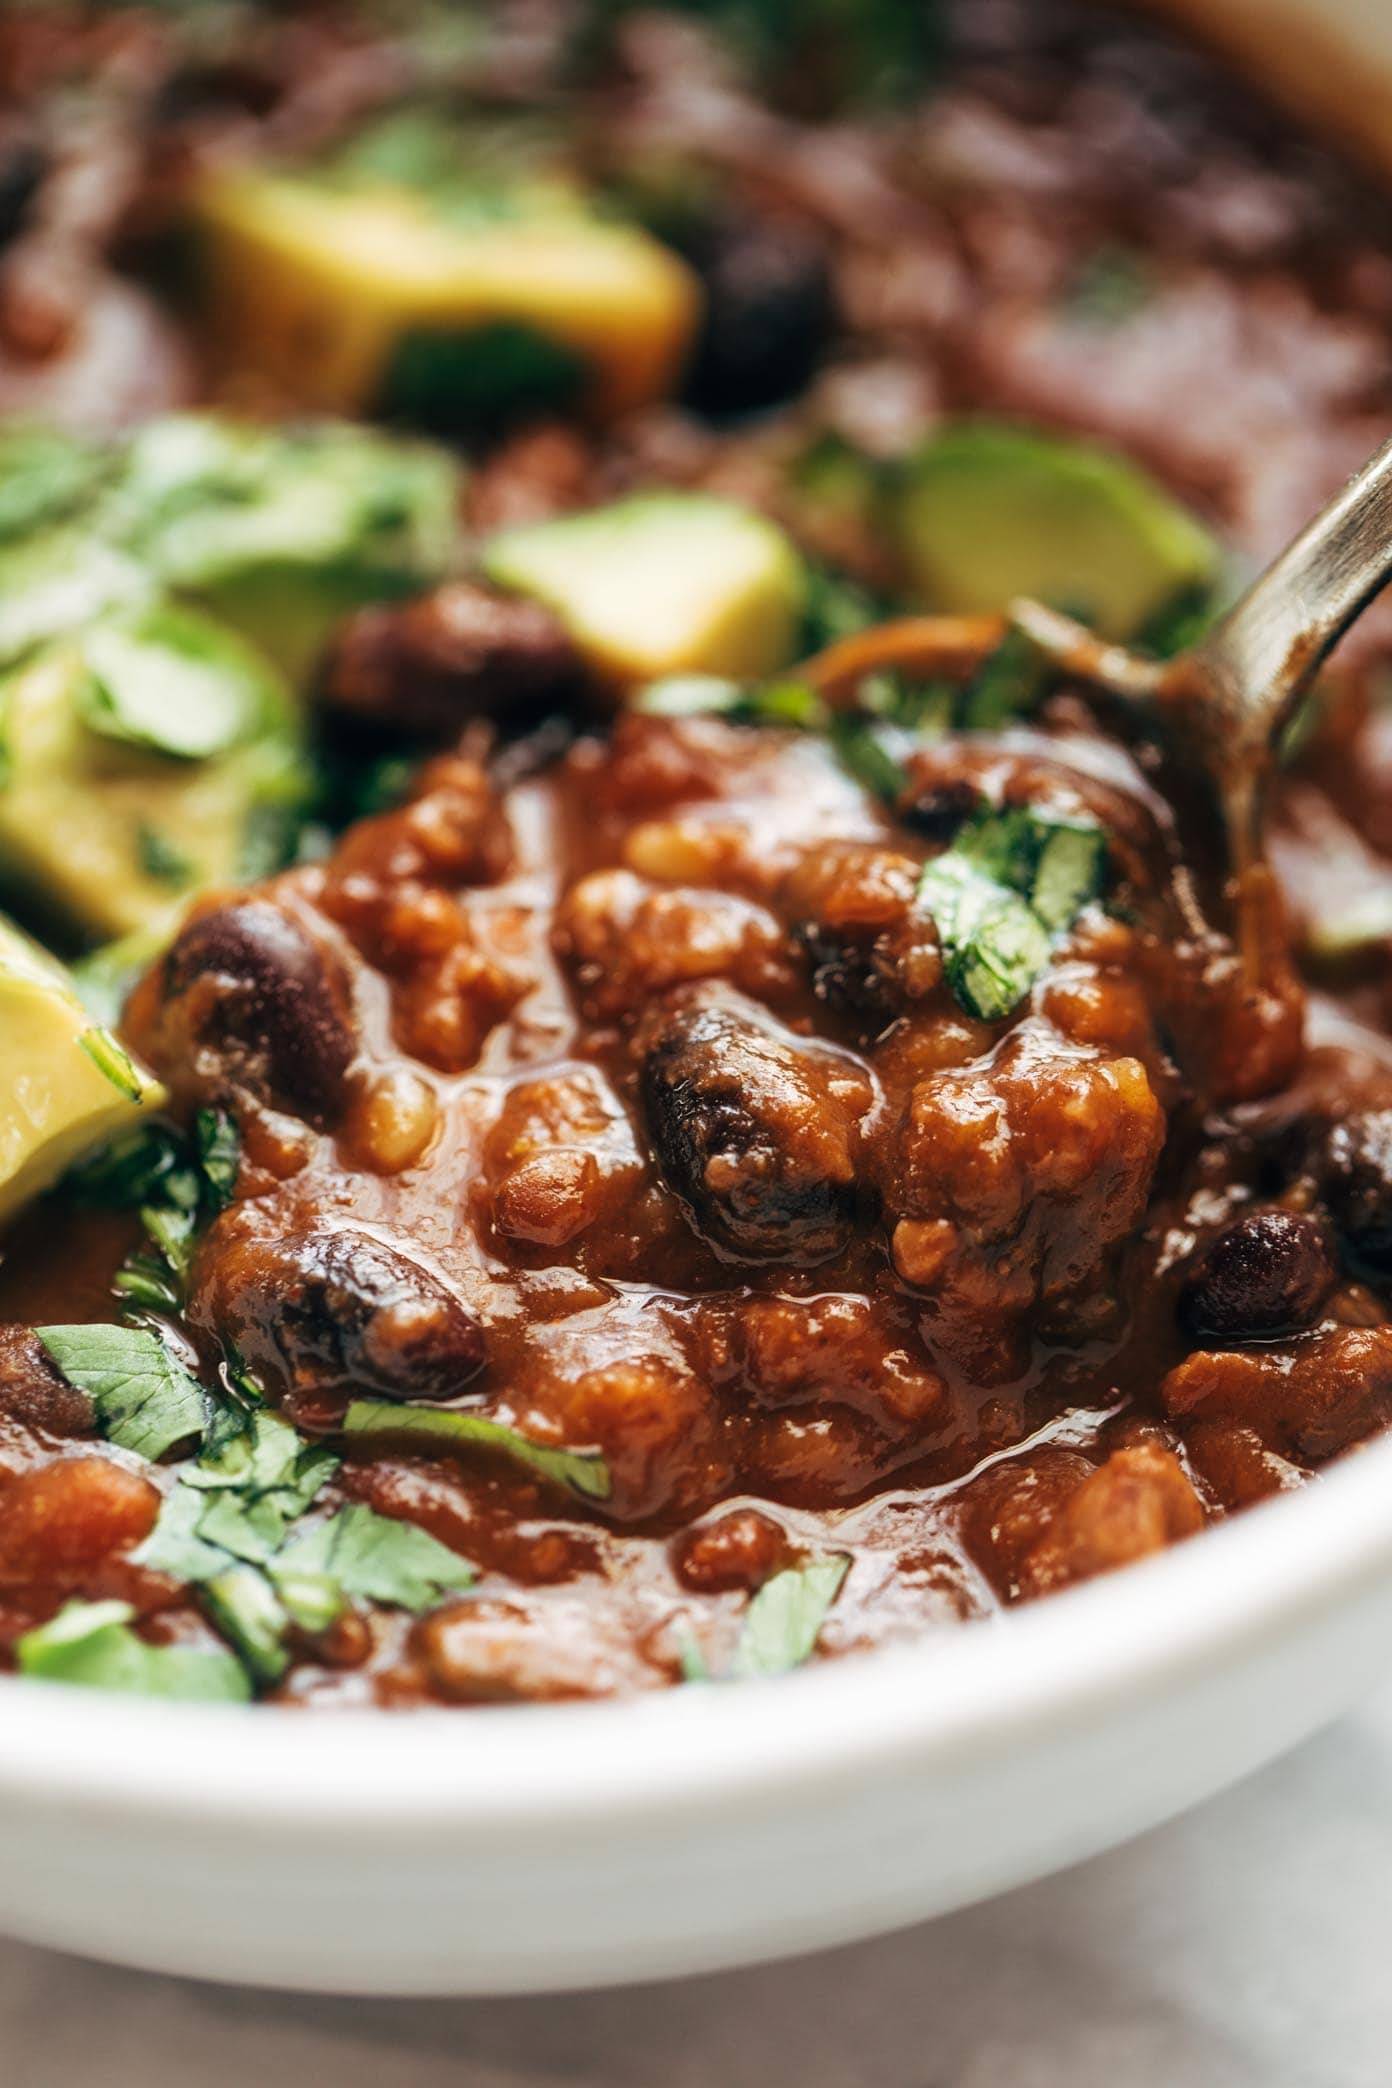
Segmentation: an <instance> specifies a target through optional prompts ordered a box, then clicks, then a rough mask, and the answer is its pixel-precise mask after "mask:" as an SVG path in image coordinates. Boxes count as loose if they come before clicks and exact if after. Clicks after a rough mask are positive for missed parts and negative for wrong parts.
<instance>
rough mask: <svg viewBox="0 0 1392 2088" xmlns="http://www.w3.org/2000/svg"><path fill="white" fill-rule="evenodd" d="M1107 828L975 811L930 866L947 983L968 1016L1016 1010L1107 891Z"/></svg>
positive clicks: (929, 902)
mask: <svg viewBox="0 0 1392 2088" xmlns="http://www.w3.org/2000/svg"><path fill="white" fill-rule="evenodd" d="M1105 857H1106V837H1105V835H1104V834H1103V832H1102V830H1101V828H1100V827H1096V826H1093V825H1090V824H1088V823H1086V822H1082V821H1077V820H1063V819H1050V818H1048V817H1046V816H1045V815H1044V814H1043V813H1040V812H1036V811H1034V810H1032V809H1030V808H1029V807H1015V808H1013V809H1011V810H1010V811H1007V812H989V811H983V812H980V813H978V815H977V816H976V818H975V819H974V820H972V821H971V822H970V823H969V824H968V825H967V826H965V827H964V828H963V829H962V831H961V833H960V834H959V835H958V836H957V838H956V840H955V841H954V842H953V844H952V846H951V847H950V848H947V849H945V850H944V851H943V853H942V854H941V855H939V856H935V857H934V859H933V860H932V862H930V863H928V864H927V865H926V867H925V868H924V871H923V874H922V876H921V878H920V879H919V886H918V897H919V900H920V902H921V904H922V905H924V906H925V907H926V908H927V910H928V911H929V913H931V914H932V916H933V920H934V923H935V925H936V927H937V931H938V940H939V942H940V943H941V945H942V951H943V959H944V968H945V971H946V975H947V981H948V984H949V985H950V986H951V988H952V991H953V992H954V994H955V995H956V997H957V999H958V1000H959V1001H960V1002H961V1004H962V1006H963V1007H964V1008H965V1009H966V1011H967V1013H968V1014H969V1015H975V1016H977V1017H979V1018H980V1019H981V1020H982V1021H984V1022H997V1021H999V1020H1000V1019H1001V1018H1002V1017H1003V1016H1005V1015H1008V1014H1010V1012H1011V1011H1012V1009H1014V1008H1016V1007H1018V1005H1019V1003H1020V1002H1021V1001H1022V1000H1023V999H1024V997H1025V995H1026V994H1027V993H1028V992H1029V990H1030V988H1031V987H1032V986H1033V984H1034V982H1035V980H1036V979H1037V978H1038V977H1039V974H1040V973H1041V972H1042V971H1043V969H1044V966H1045V965H1046V964H1047V962H1048V959H1049V952H1050V950H1051V949H1052V947H1053V943H1054V940H1055V938H1056V937H1057V936H1059V935H1062V934H1064V933H1066V931H1067V930H1068V929H1069V928H1071V927H1072V925H1073V923H1074V922H1075V921H1076V920H1077V918H1078V916H1079V914H1080V913H1081V912H1082V910H1083V908H1084V907H1085V906H1087V905H1088V903H1089V902H1090V901H1091V900H1093V899H1095V898H1097V896H1098V895H1099V893H1100V891H1101V886H1102V875H1103V869H1104V866H1105Z"/></svg>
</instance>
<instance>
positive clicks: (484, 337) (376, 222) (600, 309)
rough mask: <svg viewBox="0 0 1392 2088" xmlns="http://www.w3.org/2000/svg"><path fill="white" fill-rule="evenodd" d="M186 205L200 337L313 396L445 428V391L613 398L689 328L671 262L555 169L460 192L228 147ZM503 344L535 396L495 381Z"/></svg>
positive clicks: (651, 369) (637, 388)
mask: <svg viewBox="0 0 1392 2088" xmlns="http://www.w3.org/2000/svg"><path fill="white" fill-rule="evenodd" d="M193 215H194V221H195V230H196V233H197V235H198V237H199V240H200V246H201V256H202V264H203V281H204V289H205V294H206V300H207V306H208V311H209V314H210V317H211V320H212V330H213V333H214V337H215V338H216V339H217V340H219V341H220V342H221V343H222V344H223V346H224V347H225V349H226V351H227V353H228V355H229V357H231V358H233V359H235V361H236V363H237V366H238V367H239V368H241V369H251V370H254V371H257V372H259V373H260V374H261V375H262V376H263V377H265V378H267V379H268V380H269V381H270V382H271V383H272V384H273V385H275V386H276V388H277V389H278V390H280V391H282V392H283V393H284V395H285V396H286V397H287V398H289V399H293V400H296V401H298V402H299V403H300V404H302V405H304V406H307V407H310V408H312V409H314V410H316V411H323V412H330V413H348V414H353V413H370V412H383V411H390V410H393V409H394V410H397V411H409V412H411V413H412V414H413V415H415V416H416V417H417V418H419V419H420V420H422V421H423V422H424V424H425V425H426V426H432V427H450V426H451V425H452V424H453V423H454V420H455V419H456V417H457V415H458V413H459V412H460V411H462V410H463V402H469V401H472V402H473V407H474V410H478V409H480V408H481V409H482V410H483V411H484V412H485V413H486V412H487V411H489V410H493V409H496V408H498V404H499V400H500V399H501V401H502V405H503V407H505V408H507V409H509V410H511V409H515V408H517V407H518V406H526V405H528V404H534V405H535V407H536V408H537V410H554V409H555V407H556V406H557V404H558V403H570V400H571V398H572V397H573V396H574V395H576V394H578V395H579V397H580V402H581V403H582V404H583V405H584V406H585V407H586V408H587V409H588V410H590V411H592V412H593V413H595V414H597V415H600V416H609V415H613V414H619V413H624V412H627V411H628V410H630V409H631V408H633V407H635V406H638V405H642V404H643V403H645V402H646V401H648V400H650V399H654V398H659V397H661V396H663V395H665V394H666V393H667V392H669V391H670V390H672V389H673V387H674V385H675V383H676V381H677V378H678V376H679V374H680V370H681V367H682V363H683V360H684V358H685V355H686V352H687V349H688V346H689V344H690V341H691V338H692V335H693V333H694V331H695V325H696V319H697V316H698V310H699V304H700V290H699V286H698V284H697V281H696V278H695V276H694V275H693V274H692V272H691V270H690V269H688V268H687V266H686V264H685V263H684V262H683V261H681V260H679V259H678V257H677V256H676V255H675V254H674V253H672V252H671V251H670V250H669V249H668V248H666V247H664V246H662V245H661V244H660V243H659V242H658V241H657V240H655V239H654V238H652V236H651V235H650V234H649V233H647V232H645V231H643V230H641V229H640V228H639V227H637V226H634V225H623V224H618V223H614V222H610V221H607V220H605V219H603V218H601V217H599V216H598V215H596V214H594V213H593V212H592V211H591V209H590V208H589V206H588V202H587V199H586V198H585V197H584V196H583V194H582V193H580V192H579V191H576V190H574V189H571V188H569V187H566V186H563V185H558V184H556V183H554V182H535V183H520V184H518V185H516V186H514V187H504V188H503V189H502V190H501V191H496V190H494V191H481V192H480V194H479V195H478V197H477V198H476V199H475V204H474V207H473V208H472V209H469V208H464V207H461V199H460V197H459V196H458V195H457V194H450V195H449V196H447V197H446V196H442V195H441V193H440V192H439V191H438V189H435V190H430V189H425V188H422V187H418V186H412V185H410V184H409V183H408V182H406V181H403V180H400V179H397V180H391V179H384V178H382V176H381V175H380V174H374V173H372V172H371V171H370V170H369V171H368V172H367V173H365V174H363V175H361V176H360V177H359V178H356V179H353V180H351V181H345V180H342V179H338V180H335V179H333V178H329V177H328V176H316V175H315V174H314V173H313V172H312V171H304V172H294V173H284V172H270V171H265V170H257V169H255V168H249V167H246V166H233V165H230V164H228V165H224V166H222V167H220V168H216V169H213V170H211V171H210V172H209V173H208V174H207V175H206V176H205V178H204V179H203V180H202V181H201V183H200V184H199V185H198V186H197V188H196V190H195V193H194V199H193ZM500 329H501V331H500ZM509 330H511V331H509ZM548 348H549V350H550V353H549V354H548V353H545V352H543V351H544V350H545V349H548ZM509 358H512V359H513V361H514V367H515V368H516V367H522V368H523V370H524V374H526V373H527V372H530V378H531V379H532V380H535V381H539V383H540V386H541V393H540V396H539V397H538V398H537V399H536V400H535V401H530V400H528V398H527V397H526V396H525V386H524V387H523V393H524V395H523V396H522V397H521V398H518V397H516V396H513V397H510V398H509V397H508V396H507V393H508V388H509V385H510V383H511V382H512V380H511V379H510V377H509V371H508V367H507V365H508V362H509ZM500 365H501V368H500ZM500 384H501V385H502V391H501V392H500V390H499V386H500ZM557 385H559V386H560V388H561V392H562V394H563V395H564V396H563V399H562V400H560V401H558V399H557V397H556V395H555V387H556V386H557Z"/></svg>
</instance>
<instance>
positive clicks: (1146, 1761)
mask: <svg viewBox="0 0 1392 2088" xmlns="http://www.w3.org/2000/svg"><path fill="white" fill-rule="evenodd" d="M1389 1650H1392V1441H1384V1442H1380V1443H1378V1444H1376V1445H1374V1446H1373V1447H1371V1448H1370V1449H1368V1450H1366V1451H1364V1452H1362V1453H1361V1454H1360V1455H1358V1456H1356V1457H1353V1458H1351V1459H1349V1460H1348V1461H1347V1462H1346V1463H1345V1464H1344V1465H1342V1466H1341V1467H1339V1468H1337V1469H1335V1470H1333V1471H1331V1472H1329V1473H1328V1474H1327V1475H1326V1476H1325V1477H1324V1478H1323V1479H1322V1480H1321V1481H1319V1482H1318V1483H1316V1484H1315V1485H1314V1486H1312V1487H1310V1488H1309V1489H1308V1490H1306V1491H1305V1492H1303V1493H1301V1494H1299V1495H1296V1496H1287V1497H1285V1498H1283V1499H1281V1500H1278V1501H1275V1502H1272V1503H1269V1504H1267V1505H1265V1506H1263V1507H1260V1508H1257V1509H1254V1510H1252V1511H1251V1512H1249V1513H1248V1514H1246V1515H1245V1516H1242V1517H1239V1518H1238V1519H1237V1520H1236V1521H1234V1522H1232V1523H1230V1524H1227V1525H1225V1526H1224V1527H1222V1528H1220V1529H1216V1530H1213V1531H1210V1532H1208V1533H1207V1534H1205V1535H1204V1536H1201V1537H1199V1538H1196V1539H1195V1540H1193V1541H1192V1542H1191V1543H1189V1544H1186V1545H1183V1546H1181V1547H1180V1548H1179V1549H1177V1550H1176V1551H1174V1552H1171V1553H1169V1554H1167V1555H1166V1556H1164V1557H1161V1558H1159V1559H1157V1560H1155V1561H1154V1562H1151V1563H1148V1564H1145V1565H1142V1566H1137V1567H1133V1568H1131V1569H1129V1570H1128V1571H1126V1572H1124V1573H1120V1574H1117V1575H1114V1576H1112V1577H1111V1578H1109V1579H1106V1580H1103V1581H1098V1582H1094V1583H1093V1584H1092V1585H1090V1586H1088V1587H1084V1588H1080V1589H1076V1590H1074V1591H1072V1592H1070V1593H1067V1594H1063V1595H1058V1596H1054V1597H1052V1598H1050V1599H1048V1600H1046V1601H1044V1602H1041V1603H1038V1604H1036V1605H1034V1606H1033V1607H1031V1608H1028V1609H1026V1610H1024V1611H1021V1612H1018V1613H1016V1614H1015V1615H1013V1616H1011V1617H1009V1618H1008V1619H1006V1620H1004V1621H1002V1622H996V1623H981V1624H971V1625H966V1626H960V1627H956V1628H952V1629H948V1630H945V1631H944V1632H942V1633H941V1634H937V1635H934V1636H932V1637H931V1638H928V1639H925V1640H923V1641H922V1642H921V1643H919V1644H917V1645H914V1646H911V1647H906V1648H904V1649H902V1650H898V1651H888V1652H882V1653H874V1654H866V1655H862V1656H860V1657H858V1658H855V1657H853V1658H848V1659H846V1660H843V1661H840V1662H830V1663H827V1664H826V1665H824V1666H822V1667H819V1668H815V1669H812V1670H809V1671H807V1672H804V1673H802V1674H799V1675H793V1676H789V1677H787V1678H786V1679H784V1680H781V1681H776V1682H763V1683H757V1682H755V1683H746V1684H741V1685H730V1686H727V1687H706V1688H687V1689H681V1690H674V1691H671V1692H668V1693H666V1694H664V1695H661V1696H658V1697H653V1698H648V1699H643V1700H641V1701H638V1702H630V1703H609V1704H597V1705H577V1706H573V1707H569V1706H568V1707H564V1708H557V1709H507V1710H492V1711H477V1712H450V1711H441V1712H428V1713H423V1714H416V1715H413V1716H400V1717H387V1716H383V1715H381V1714H372V1713H345V1714H341V1715H325V1716H322V1717H321V1716H317V1715H315V1714H312V1713H306V1712H302V1711H301V1712H296V1711H277V1710H270V1709H262V1710H241V1709H220V1708H216V1709H215V1708H195V1707H180V1706H169V1705H159V1704H146V1703H142V1702H138V1701H132V1700H127V1699H122V1698H108V1697H99V1696H94V1695H90V1694H86V1693H84V1692H81V1691H75V1690H67V1689H61V1688H53V1687H49V1688H38V1687H34V1686H31V1685H25V1684H20V1683H15V1682H0V1852H3V1853H2V1854H0V1929H3V1930H8V1931H10V1932H11V1933H13V1934H16V1935H21V1936H24V1937H26V1938H29V1939H30V1940H33V1941H38V1942H44V1943H52V1944H58V1945H61V1946H63V1947H64V1948H67V1949H72V1950H78V1951H83V1952H87V1953H90V1954H91V1955H93V1956H98V1957H105V1958H111V1959H115V1960H118V1961H120V1962H122V1963H126V1964H132V1965H142V1966H148V1967H152V1968H157V1969H159V1970H161V1971H169V1972H182V1973H194V1974H199V1975H203V1976H205V1977H209V1978H214V1979H232V1980H252V1981H260V1982H265V1983H267V1984H272V1985H281V1986H296V1987H305V1988H315V1989H323V1990H334V1991H341V1992H353V1993H382V1994H410V1993H419V1994H444V1993H504V1992H516V1991H520V1990H524V1989H529V1988H555V1987H565V1986H581V1985H588V1984H602V1983H605V1982H610V1981H620V1980H630V1979H640V1978H646V1977H654V1976H659V1975H662V1974H670V1973H676V1972H685V1971H697V1970H704V1969H708V1968H712V1967H716V1966H721V1965H729V1964H735V1963H747V1962H749V1961H751V1960H754V1959H758V1958H767V1957H775V1956H779V1955H784V1954H788V1953H792V1952H795V1951H799V1950H805V1949H809V1948H812V1947H814V1946H817V1945H820V1944H830V1943H835V1942H840V1941H845V1940H848V1939H850V1938H852V1937H857V1936H864V1935H868V1934H871V1933H873V1932H874V1931H876V1930H882V1929H887V1928H892V1927H895V1926H898V1925H900V1924H902V1923H905V1922H909V1921H913V1920H916V1919H918V1918H919V1917H921V1916H924V1915H927V1914H932V1913H935V1912H939V1911H942V1910H945V1909H947V1908H949V1907H954V1906H959V1905H961V1904H963V1903H964V1902H966V1901H969V1900H972V1899H977V1898H981V1897H983V1896H985V1895H987V1894H989V1893H992V1892H996V1891H999V1890H1001V1889H1002V1888H1003V1887H1005V1886H1008V1885H1013V1884H1018V1883H1021V1882H1023V1881H1024V1880H1026V1879H1028V1878H1033V1877H1037V1876H1039V1875H1041V1874H1042V1873H1044V1872H1046V1871H1048V1870H1051V1869H1054V1868H1056V1867H1058V1866H1060V1865H1062V1864H1065V1863H1069V1862H1072V1861H1074V1860H1075V1859H1077V1858H1078V1857H1081V1856H1086V1855H1089V1854H1091V1853H1093V1852H1094V1851H1096V1850H1099V1849H1102V1848H1105V1847H1106V1846H1108V1845H1109V1844H1111V1843H1114V1842H1117V1841H1120V1840H1122V1839H1124V1838H1125V1837H1126V1836H1128V1835H1132V1834H1135V1833H1137V1832H1139V1831H1140V1830H1141V1829H1142V1828H1145V1827H1148V1826H1151V1825H1152V1824H1154V1823H1155V1822H1157V1821H1159V1820H1162V1819H1164V1818H1166V1817H1167V1816H1168V1815H1169V1814H1171V1813H1174V1812H1177V1811H1179V1810H1180V1809H1181V1808H1182V1807H1184V1806H1186V1805H1189V1804H1192V1803H1193V1802H1194V1801H1195V1800H1197V1799H1200V1798H1203V1797H1205V1796H1207V1795H1208V1794H1209V1793H1211V1792H1213V1791H1215V1790H1217V1789H1219V1788H1220V1787H1221V1786H1222V1785H1223V1784H1225V1783H1228V1782H1230V1781H1231V1780H1232V1779H1233V1778H1235V1777H1237V1776H1240V1775H1242V1774H1243V1773H1244V1772H1246V1771H1247V1770H1249V1769H1252V1768H1254V1767H1255V1766H1256V1765H1257V1764H1258V1763H1260V1762H1263V1761H1265V1760H1267V1759H1268V1758H1269V1757H1271V1756H1272V1755H1275V1754H1277V1753H1279V1752H1280V1751H1281V1750H1282V1749H1283V1748H1286V1747H1289V1746H1291V1745H1292V1744H1293V1743H1294V1742H1295V1741H1297V1740H1300V1739H1301V1738H1303V1737H1304V1736H1305V1735H1306V1734H1307V1733H1309V1732H1312V1731H1313V1730H1314V1729H1315V1728H1316V1727H1317V1726H1319V1725H1320V1724H1322V1723H1323V1722H1325V1721H1327V1720H1328V1719H1330V1718H1332V1717H1333V1716H1335V1715H1336V1714H1337V1713H1338V1712H1339V1711H1341V1710H1342V1709H1343V1708H1344V1707H1345V1706H1346V1705H1348V1704H1349V1703H1350V1702H1352V1701H1353V1699H1354V1698H1355V1697H1356V1696H1357V1695H1358V1694H1359V1692H1360V1691H1361V1690H1363V1689H1364V1688H1366V1687H1369V1686H1371V1685H1372V1683H1374V1682H1375V1681H1376V1680H1377V1679H1378V1678H1379V1677H1380V1676H1381V1675H1382V1674H1383V1673H1384V1672H1385V1670H1386V1666H1387V1661H1388V1654H1389Z"/></svg>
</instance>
